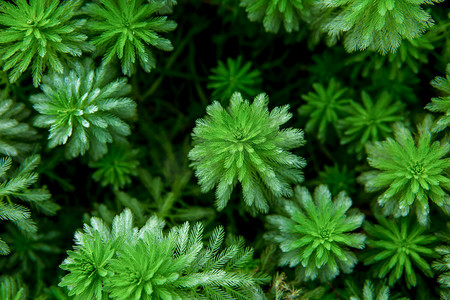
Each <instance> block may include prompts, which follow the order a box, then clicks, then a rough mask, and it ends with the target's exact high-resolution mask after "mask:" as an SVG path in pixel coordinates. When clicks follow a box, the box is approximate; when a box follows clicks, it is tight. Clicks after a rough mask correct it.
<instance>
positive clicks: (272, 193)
mask: <svg viewBox="0 0 450 300" xmlns="http://www.w3.org/2000/svg"><path fill="white" fill-rule="evenodd" d="M268 103H269V98H268V97H267V95H265V94H260V95H258V96H256V97H255V100H254V101H253V103H251V104H250V103H249V101H247V100H244V99H243V98H242V96H241V94H240V93H235V94H233V96H232V97H231V100H230V107H229V109H228V111H227V110H225V109H224V108H223V107H222V105H221V104H220V103H219V102H217V101H215V102H214V103H213V104H212V105H209V106H208V107H207V108H206V111H207V114H208V115H207V116H206V117H205V118H204V119H200V120H197V122H196V127H195V128H194V132H193V134H192V136H193V139H194V145H195V146H194V148H193V149H192V150H191V151H190V153H189V158H190V159H191V160H192V164H191V165H192V166H193V167H194V169H195V173H196V175H197V177H198V180H199V184H200V186H201V188H202V191H203V192H208V191H209V190H211V189H213V188H214V187H215V186H217V188H216V207H217V209H219V210H222V209H224V208H225V206H226V205H227V203H228V200H229V199H230V196H231V193H232V191H233V189H234V187H235V185H236V184H237V182H240V183H241V185H242V192H243V196H244V202H245V204H246V205H247V206H249V207H254V208H256V209H257V210H258V211H261V212H267V211H268V209H269V205H268V202H269V200H270V199H271V198H272V197H281V196H286V197H289V196H291V195H292V188H291V187H290V183H299V182H301V181H302V179H303V177H302V173H301V168H303V167H304V165H305V161H304V160H303V159H302V158H300V157H298V156H296V155H294V154H292V153H290V152H289V150H291V149H294V148H296V147H299V146H301V145H303V144H304V140H303V133H302V132H301V130H298V129H293V128H289V129H282V130H280V126H281V125H283V124H284V123H286V122H287V121H288V120H289V119H290V118H291V117H292V115H291V114H290V113H288V109H289V106H288V105H286V106H283V107H276V108H274V109H273V110H272V111H271V112H269V110H268V109H267V106H268Z"/></svg>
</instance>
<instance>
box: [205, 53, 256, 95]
mask: <svg viewBox="0 0 450 300" xmlns="http://www.w3.org/2000/svg"><path fill="white" fill-rule="evenodd" d="M251 67H252V63H251V62H246V63H245V64H244V65H242V56H238V58H237V59H231V58H228V59H227V64H226V65H225V64H224V63H223V62H222V61H219V62H218V65H217V67H216V68H213V69H211V73H212V75H210V76H209V77H208V79H209V82H208V85H207V86H208V88H209V89H213V92H212V95H211V97H212V98H213V99H214V100H220V101H221V102H222V103H224V102H225V101H228V100H229V99H230V98H231V96H232V95H233V93H234V92H240V93H241V94H242V95H243V96H244V97H255V96H256V95H257V94H258V92H259V91H260V87H261V83H262V78H261V72H260V71H259V70H257V69H256V70H251Z"/></svg>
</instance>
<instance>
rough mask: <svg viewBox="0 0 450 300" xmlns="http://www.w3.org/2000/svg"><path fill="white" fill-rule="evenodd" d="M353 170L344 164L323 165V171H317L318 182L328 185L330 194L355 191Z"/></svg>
mask: <svg viewBox="0 0 450 300" xmlns="http://www.w3.org/2000/svg"><path fill="white" fill-rule="evenodd" d="M355 178H356V177H355V171H354V170H351V169H349V168H348V167H347V166H346V165H343V166H342V168H341V167H340V166H339V165H338V164H334V165H333V166H332V167H330V166H324V169H323V171H320V172H319V180H318V181H319V182H321V183H323V184H325V185H326V186H328V188H329V189H330V191H331V194H332V195H337V194H338V193H339V192H341V191H344V192H346V193H347V194H353V193H354V192H355V183H356V182H355Z"/></svg>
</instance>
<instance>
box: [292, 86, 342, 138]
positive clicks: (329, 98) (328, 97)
mask: <svg viewBox="0 0 450 300" xmlns="http://www.w3.org/2000/svg"><path fill="white" fill-rule="evenodd" d="M313 88H314V90H315V92H309V93H308V94H306V95H302V98H303V99H304V100H305V101H306V104H304V105H302V106H300V108H299V109H298V113H299V114H300V115H302V116H305V117H306V118H308V121H307V123H306V127H305V131H306V132H308V133H317V137H318V139H319V140H320V141H322V142H324V141H325V140H326V138H327V129H328V127H329V126H335V124H336V121H337V120H338V119H339V118H340V116H341V115H342V113H343V112H344V110H345V106H346V105H347V104H348V103H350V102H351V99H348V98H346V97H345V93H346V92H347V89H346V88H341V87H340V85H339V84H338V83H337V82H336V80H334V79H331V80H330V82H329V84H328V86H327V87H325V86H324V85H323V84H322V83H314V84H313Z"/></svg>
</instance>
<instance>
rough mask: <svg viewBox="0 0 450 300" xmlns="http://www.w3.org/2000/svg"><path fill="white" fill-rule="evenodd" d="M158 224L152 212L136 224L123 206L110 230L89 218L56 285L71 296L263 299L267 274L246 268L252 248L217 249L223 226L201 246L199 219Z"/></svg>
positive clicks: (240, 244)
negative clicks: (139, 225)
mask: <svg viewBox="0 0 450 300" xmlns="http://www.w3.org/2000/svg"><path fill="white" fill-rule="evenodd" d="M163 226H164V222H163V221H161V220H160V219H158V218H156V217H152V218H150V219H149V220H148V222H147V223H146V224H145V225H144V226H143V227H142V228H140V229H138V228H135V227H133V216H132V213H131V211H130V210H128V209H126V210H125V211H124V212H123V213H122V214H120V215H119V216H116V217H115V218H114V220H113V224H112V228H111V229H110V228H109V226H105V224H104V223H103V222H102V220H101V219H98V218H95V217H93V218H92V219H91V225H90V226H89V225H85V229H84V232H77V233H76V234H75V242H76V246H75V247H74V251H69V252H68V255H69V257H68V258H67V259H66V260H65V261H64V262H63V263H62V265H61V268H62V269H64V270H67V271H69V272H70V273H69V274H67V275H66V276H65V277H64V278H63V279H62V281H61V283H60V286H67V287H68V288H69V290H70V292H69V294H70V295H71V296H75V299H93V298H95V299H100V298H102V297H112V298H115V299H136V300H138V299H144V300H145V299H148V300H150V299H197V298H200V299H263V298H260V297H263V294H262V291H261V289H260V288H259V284H261V283H265V282H267V281H268V279H269V278H268V277H267V276H261V275H259V274H256V273H255V272H250V271H246V270H245V268H244V264H245V262H246V261H247V260H249V259H251V255H252V253H253V251H252V250H251V249H249V248H245V247H244V244H243V241H239V242H237V243H233V244H232V245H230V246H229V247H227V248H225V249H224V250H222V251H220V250H219V247H220V246H221V244H222V242H223V238H224V234H223V229H216V230H215V231H214V233H213V235H212V237H211V240H210V243H209V247H205V246H204V244H203V242H202V236H203V226H202V225H201V224H200V223H197V224H196V225H194V226H192V227H191V226H190V225H189V224H188V223H185V224H183V225H181V226H177V227H173V228H172V229H171V230H170V231H169V232H168V233H165V232H163ZM217 297H219V298H217Z"/></svg>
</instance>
